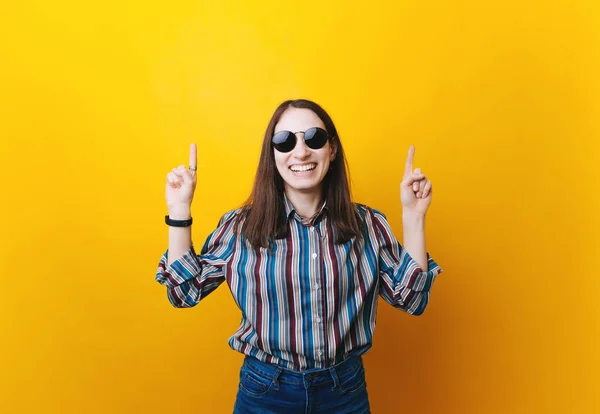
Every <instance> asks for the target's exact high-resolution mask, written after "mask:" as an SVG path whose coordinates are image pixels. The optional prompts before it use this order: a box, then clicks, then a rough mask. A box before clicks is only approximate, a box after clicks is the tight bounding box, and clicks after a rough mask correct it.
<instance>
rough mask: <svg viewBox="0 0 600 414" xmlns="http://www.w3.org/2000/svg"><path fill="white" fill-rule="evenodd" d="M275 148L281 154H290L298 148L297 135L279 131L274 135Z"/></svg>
mask: <svg viewBox="0 0 600 414" xmlns="http://www.w3.org/2000/svg"><path fill="white" fill-rule="evenodd" d="M272 141H273V146H274V147H275V149H276V150H277V151H279V152H290V151H291V150H293V149H294V147H295V146H296V135H294V134H292V133H291V132H290V131H279V132H278V133H276V134H275V135H273V140H272Z"/></svg>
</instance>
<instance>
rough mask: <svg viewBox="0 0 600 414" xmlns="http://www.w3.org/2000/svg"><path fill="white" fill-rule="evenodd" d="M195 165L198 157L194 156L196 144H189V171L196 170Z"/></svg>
mask: <svg viewBox="0 0 600 414" xmlns="http://www.w3.org/2000/svg"><path fill="white" fill-rule="evenodd" d="M197 163H198V156H197V155H196V144H194V143H191V144H190V164H189V168H190V169H196V166H197ZM192 167H193V168H192Z"/></svg>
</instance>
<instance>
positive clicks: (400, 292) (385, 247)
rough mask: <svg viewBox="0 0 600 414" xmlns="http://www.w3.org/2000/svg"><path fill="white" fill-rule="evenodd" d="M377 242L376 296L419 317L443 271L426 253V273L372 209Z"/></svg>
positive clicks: (384, 220) (383, 218)
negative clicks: (377, 276) (378, 279)
mask: <svg viewBox="0 0 600 414" xmlns="http://www.w3.org/2000/svg"><path fill="white" fill-rule="evenodd" d="M374 215H375V226H376V227H377V234H378V240H379V277H380V282H381V284H380V289H379V294H380V296H381V297H383V299H385V301H386V302H388V303H389V304H391V305H392V306H394V307H395V308H398V309H401V310H403V311H405V312H407V313H409V314H411V315H421V314H422V313H423V312H424V311H425V308H426V307H427V304H428V303H429V293H430V290H431V287H432V286H433V282H434V281H435V278H436V277H437V275H439V274H440V273H441V272H442V268H441V267H440V266H439V265H438V264H437V263H436V262H435V260H433V258H432V257H431V255H430V254H429V252H428V253H427V266H428V270H427V271H423V269H422V268H421V266H420V265H419V264H418V263H417V262H416V261H415V260H414V259H413V258H412V257H411V255H410V254H409V253H408V251H407V250H406V249H405V248H404V247H403V246H402V245H401V244H400V242H399V241H398V240H397V239H396V237H395V236H394V233H393V231H392V229H391V227H390V225H389V223H388V221H387V219H386V218H385V216H384V215H383V213H381V212H379V211H377V210H374Z"/></svg>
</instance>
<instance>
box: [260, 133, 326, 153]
mask: <svg viewBox="0 0 600 414" xmlns="http://www.w3.org/2000/svg"><path fill="white" fill-rule="evenodd" d="M298 132H302V131H298ZM298 132H296V133H293V132H291V131H279V132H278V133H276V134H275V135H273V139H272V142H273V146H274V147H275V149H276V150H277V151H279V152H290V151H291V150H293V149H294V148H296V142H297V141H298V138H297V137H296V134H297V133H298ZM328 139H329V134H328V133H327V131H325V130H324V129H323V128H319V127H313V128H308V129H307V130H306V131H304V143H305V144H306V146H307V147H308V148H311V149H315V150H316V149H319V148H323V147H324V146H325V144H327V140H328Z"/></svg>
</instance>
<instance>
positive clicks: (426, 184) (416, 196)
mask: <svg viewBox="0 0 600 414" xmlns="http://www.w3.org/2000/svg"><path fill="white" fill-rule="evenodd" d="M414 158H415V147H414V146H413V145H411V146H410V148H409V149H408V156H407V157H406V166H405V168H404V177H403V178H402V183H400V200H401V202H402V208H403V211H404V212H409V213H416V214H422V215H425V213H427V209H428V208H429V205H430V204H431V196H432V187H431V181H429V180H427V178H426V177H425V175H424V174H422V173H421V169H420V168H416V169H415V170H414V171H413V160H414Z"/></svg>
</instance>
